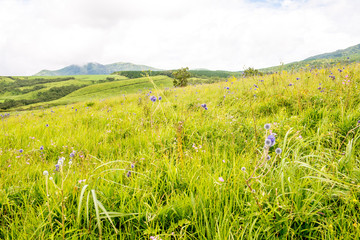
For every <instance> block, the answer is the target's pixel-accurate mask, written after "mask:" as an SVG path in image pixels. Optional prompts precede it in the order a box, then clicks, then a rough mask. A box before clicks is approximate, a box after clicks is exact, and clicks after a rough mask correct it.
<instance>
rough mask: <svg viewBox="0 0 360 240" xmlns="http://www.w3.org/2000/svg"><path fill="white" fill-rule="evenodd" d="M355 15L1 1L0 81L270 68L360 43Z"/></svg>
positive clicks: (348, 1)
mask: <svg viewBox="0 0 360 240" xmlns="http://www.w3.org/2000/svg"><path fill="white" fill-rule="evenodd" d="M359 11H360V1H358V0H341V1H339V0H306V1H305V0H300V1H295V0H281V1H280V0H251V1H250V0H227V1H223V0H173V1H168V0H152V1H149V0H132V1H124V0H102V1H98V0H96V1H95V0H0V32H1V34H0V75H32V74H35V73H36V72H38V71H40V70H42V69H50V70H53V69H59V68H62V67H65V66H67V65H70V64H79V65H81V64H85V63H87V62H99V63H102V64H108V63H114V62H132V63H135V64H145V65H149V66H153V67H157V68H162V69H176V68H180V67H185V66H188V67H189V68H208V69H213V70H216V69H223V70H233V71H236V70H243V69H244V68H247V67H255V68H262V67H268V66H273V65H278V64H280V63H288V62H292V61H298V60H302V59H304V58H307V57H309V56H313V55H316V54H320V53H324V52H330V51H334V50H337V49H343V48H346V47H349V46H352V45H356V44H359V43H360V28H358V27H357V25H358V23H360V14H358V13H359Z"/></svg>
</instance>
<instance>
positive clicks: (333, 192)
mask: <svg viewBox="0 0 360 240" xmlns="http://www.w3.org/2000/svg"><path fill="white" fill-rule="evenodd" d="M337 69H338V67H336V68H334V69H321V70H312V71H311V72H310V71H305V70H304V71H301V72H298V73H294V74H290V73H287V72H281V73H278V74H273V75H267V76H263V77H252V78H240V79H234V78H232V79H229V80H228V81H227V82H220V83H215V84H208V85H196V86H189V87H186V88H176V89H175V88H167V89H166V90H165V88H164V89H162V88H161V86H158V87H157V88H158V90H156V88H155V87H152V89H153V90H152V93H151V95H154V96H157V97H158V96H161V97H162V100H161V101H156V102H151V101H150V100H149V96H151V95H149V96H148V95H147V94H149V90H148V89H147V90H143V91H142V92H141V93H132V94H131V93H130V92H131V91H135V92H136V91H138V89H139V88H138V86H137V87H136V88H135V87H131V88H130V87H129V90H126V91H127V92H126V93H127V94H126V95H125V97H124V96H122V95H121V94H122V93H123V92H122V91H124V88H123V87H122V86H121V85H120V84H119V85H117V84H118V83H116V84H115V82H111V83H103V84H99V86H101V89H102V90H105V89H108V87H110V86H111V87H110V88H111V89H109V96H111V95H112V94H115V93H117V94H119V96H116V97H113V98H107V99H105V100H104V99H102V100H95V99H93V100H86V101H84V102H80V103H75V104H72V105H67V106H58V107H54V108H52V109H51V110H50V109H42V110H33V111H28V112H12V113H10V116H6V117H2V118H1V120H0V121H1V122H0V132H1V134H0V177H1V181H0V189H1V190H0V214H1V216H2V218H1V219H0V223H1V224H0V238H2V239H32V238H35V239H99V238H102V239H112V238H113V239H150V237H151V236H157V237H158V238H161V239H219V240H220V239H358V238H359V237H360V230H359V229H360V228H359V224H360V217H359V207H360V202H359V201H360V185H359V181H360V168H359V166H360V161H359V150H360V149H359V148H360V145H359V137H360V133H359V129H360V128H358V126H359V125H358V123H357V121H358V120H360V111H359V110H360V101H359V99H360V93H359V91H358V86H359V83H360V65H359V64H353V65H350V66H346V67H345V69H343V71H342V72H341V73H340V72H339V71H338V70H337ZM330 71H331V72H332V73H333V74H334V76H335V80H333V79H331V78H329V75H330ZM296 78H299V80H296ZM345 79H346V80H350V82H347V83H348V85H347V84H343V82H344V80H345ZM145 80H146V79H144V81H145ZM152 80H153V82H155V84H156V85H161V84H164V86H163V87H166V86H165V83H166V82H168V80H169V79H165V78H164V79H162V80H161V79H158V78H155V77H154V78H152ZM126 81H129V83H131V81H132V80H123V81H122V82H125V83H126ZM147 81H148V82H150V81H149V79H147ZM162 81H164V82H162ZM119 83H120V82H119ZM290 83H291V84H293V85H292V86H289V84H290ZM254 84H255V85H257V88H255V87H254ZM320 84H321V85H320ZM131 86H132V85H131ZM92 87H94V88H92ZM227 87H228V88H229V89H227ZM319 87H320V89H318V88H319ZM86 88H88V89H86ZM86 88H83V89H80V90H78V91H81V90H86V91H85V92H84V95H85V96H91V94H96V88H95V86H89V87H86ZM144 88H148V87H147V85H146V86H144ZM112 89H113V91H112ZM140 89H141V88H140ZM154 89H155V90H154ZM255 89H256V90H255ZM323 90H324V91H323ZM105 92H106V91H105ZM89 93H91V94H89ZM73 94H75V92H74V93H73ZM77 94H79V93H77ZM254 95H255V96H254ZM85 96H84V98H83V99H84V100H85V99H86V98H87V97H85ZM67 97H71V94H70V95H69V96H67ZM79 100H80V99H79ZM69 101H70V100H69ZM203 103H206V104H207V108H208V110H205V109H204V108H203V107H201V104H203ZM265 123H270V124H271V129H270V130H271V131H272V132H273V133H276V134H277V135H276V144H275V146H273V147H271V148H270V149H269V152H267V151H266V150H264V149H263V146H264V141H265V138H266V137H267V136H268V135H269V134H270V132H269V130H265V129H264V127H263V126H264V124H265ZM47 124H48V125H47ZM41 146H43V148H44V149H43V150H40V147H41ZM276 148H281V149H282V153H281V154H280V155H277V154H276V153H275V149H276ZM20 149H22V150H23V152H22V153H20ZM73 151H75V153H74V157H73V158H72V161H71V163H72V164H69V160H70V154H71V153H72V152H73ZM264 151H265V152H264ZM267 155H270V156H271V159H270V160H267V161H264V156H265V157H266V156H267ZM59 157H65V161H64V165H63V167H60V168H59V171H54V170H55V164H57V163H58V159H59ZM243 167H244V168H245V169H246V171H243V170H242V168H243ZM44 170H47V171H48V172H49V175H48V176H44V175H43V171H44ZM254 171H255V173H254V175H252V173H253V172H254ZM129 172H130V173H129ZM49 177H51V178H52V180H50V179H49ZM81 180H86V181H81ZM251 189H254V192H252V191H251Z"/></svg>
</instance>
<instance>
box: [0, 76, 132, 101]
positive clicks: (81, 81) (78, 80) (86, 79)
mask: <svg viewBox="0 0 360 240" xmlns="http://www.w3.org/2000/svg"><path fill="white" fill-rule="evenodd" d="M60 77H61V78H65V77H74V78H75V79H71V80H68V81H60V82H51V83H42V84H39V85H43V86H45V88H43V89H40V90H36V91H32V92H29V93H26V94H20V95H14V94H12V93H10V92H6V93H4V94H0V102H2V101H4V100H5V99H14V100H20V99H34V98H36V94H37V93H38V92H43V91H46V90H48V89H50V88H52V87H61V86H68V85H92V84H96V83H99V81H102V80H106V78H107V77H113V78H115V80H116V81H119V80H125V79H126V77H123V76H109V75H77V76H60ZM0 78H1V79H0V80H1V81H3V80H4V81H6V82H13V81H14V80H12V79H10V78H7V77H0ZM17 78H19V79H27V80H32V79H39V78H43V79H56V78H59V76H47V77H41V76H29V77H17ZM34 86H36V85H32V86H27V87H20V88H19V89H20V90H24V89H31V88H33V87H34Z"/></svg>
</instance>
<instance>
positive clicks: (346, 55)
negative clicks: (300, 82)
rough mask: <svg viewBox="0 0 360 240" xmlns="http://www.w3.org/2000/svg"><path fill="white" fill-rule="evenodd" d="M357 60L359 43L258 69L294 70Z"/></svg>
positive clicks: (358, 57) (274, 70) (359, 51)
mask: <svg viewBox="0 0 360 240" xmlns="http://www.w3.org/2000/svg"><path fill="white" fill-rule="evenodd" d="M359 61H360V44H358V45H355V46H352V47H348V48H346V49H340V50H336V51H334V52H330V53H323V54H319V55H315V56H312V57H309V58H306V59H304V60H302V61H298V62H292V63H288V64H283V65H279V66H273V67H268V68H263V69H260V71H261V72H276V71H282V70H286V71H290V70H295V71H296V70H298V69H300V68H305V67H310V68H321V67H330V66H334V65H336V64H339V63H341V64H345V65H348V64H350V63H353V62H359Z"/></svg>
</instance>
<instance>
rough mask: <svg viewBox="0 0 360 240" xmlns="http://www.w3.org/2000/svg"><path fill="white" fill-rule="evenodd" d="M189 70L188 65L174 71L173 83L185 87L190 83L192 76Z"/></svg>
mask: <svg viewBox="0 0 360 240" xmlns="http://www.w3.org/2000/svg"><path fill="white" fill-rule="evenodd" d="M188 70H189V68H188V67H186V68H181V69H179V70H177V71H174V72H173V73H172V75H173V77H174V80H173V84H174V86H175V87H185V86H186V85H187V84H188V78H189V77H190V73H189V72H188Z"/></svg>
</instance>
